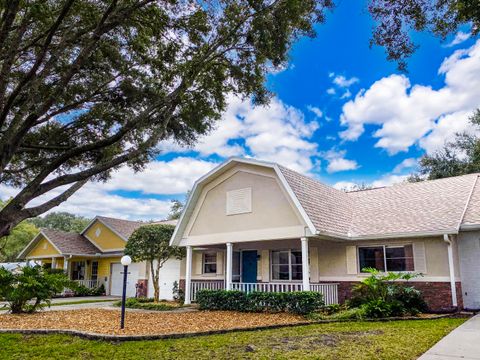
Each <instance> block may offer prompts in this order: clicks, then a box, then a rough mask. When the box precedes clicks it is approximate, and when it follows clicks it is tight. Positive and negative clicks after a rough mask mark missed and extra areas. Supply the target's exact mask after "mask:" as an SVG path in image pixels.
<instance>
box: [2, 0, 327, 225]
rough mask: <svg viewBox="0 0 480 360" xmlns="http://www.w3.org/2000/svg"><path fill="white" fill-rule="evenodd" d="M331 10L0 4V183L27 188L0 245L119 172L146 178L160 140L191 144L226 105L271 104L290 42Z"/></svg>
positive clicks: (311, 6)
mask: <svg viewBox="0 0 480 360" xmlns="http://www.w3.org/2000/svg"><path fill="white" fill-rule="evenodd" d="M332 7H333V2H332V0H278V1H270V0H256V1H250V0H222V1H220V2H215V1H213V2H210V1H207V2H205V1H179V0H171V1H170V0H169V1H165V0H161V1H132V0H118V1H91V0H77V1H72V0H68V1H44V0H31V1H20V2H19V1H13V2H12V1H0V14H1V18H2V22H1V26H2V30H1V31H0V68H1V72H0V74H1V78H0V154H1V156H0V181H1V182H2V183H5V184H7V185H12V186H17V187H19V188H21V189H22V190H24V191H20V192H19V193H18V194H17V195H15V197H14V198H13V199H12V202H11V206H9V207H7V208H5V209H3V210H2V211H0V235H6V234H7V233H8V231H10V230H11V229H12V228H13V226H14V225H16V224H17V223H19V222H20V221H21V220H24V219H26V218H29V217H34V216H37V215H40V214H42V213H44V212H46V211H47V210H49V209H52V208H53V207H54V206H56V205H58V204H60V203H61V202H63V201H65V200H66V199H67V198H68V197H69V196H71V195H72V194H73V193H74V192H75V191H77V190H78V189H80V188H81V187H82V186H83V185H84V184H85V183H86V182H87V181H89V180H94V181H105V180H107V179H108V178H109V177H110V175H111V173H112V171H114V170H115V169H117V168H118V167H119V166H121V165H122V164H126V165H127V166H129V167H131V168H132V169H133V170H135V171H139V170H142V169H143V168H144V166H145V165H146V164H147V163H148V161H149V160H151V159H152V158H153V157H154V156H156V155H157V154H158V152H159V148H160V147H159V146H158V145H159V143H160V142H162V141H167V140H168V141H174V142H177V143H179V144H180V145H192V144H194V143H195V142H196V141H197V139H198V138H199V137H200V136H202V135H205V134H207V133H208V132H209V131H210V130H211V129H213V128H214V127H215V123H216V121H217V120H219V119H220V118H221V115H222V113H223V112H224V111H225V109H226V106H227V101H228V97H229V96H238V97H241V98H248V99H252V101H253V102H254V103H255V104H265V103H267V102H268V101H269V99H270V96H271V94H270V92H269V91H268V90H267V87H266V77H267V75H268V73H269V71H270V70H271V69H272V67H275V68H277V67H281V66H283V65H285V63H286V62H287V60H288V54H289V51H290V49H291V47H292V45H293V43H294V41H295V40H297V39H298V38H300V37H303V36H308V37H313V36H315V28H314V26H315V24H316V23H320V22H323V21H324V16H325V12H326V11H327V10H328V9H330V8H332ZM3 20H4V21H3ZM59 188H61V189H62V192H60V194H58V196H57V193H56V192H55V195H56V197H55V198H54V199H53V201H45V202H43V201H40V202H39V204H38V205H36V206H34V207H30V208H28V210H27V209H26V208H25V207H26V204H27V203H29V202H31V200H33V199H37V198H39V197H40V198H41V196H42V195H45V194H48V193H50V194H52V191H54V190H55V189H59ZM51 197H52V196H46V198H51Z"/></svg>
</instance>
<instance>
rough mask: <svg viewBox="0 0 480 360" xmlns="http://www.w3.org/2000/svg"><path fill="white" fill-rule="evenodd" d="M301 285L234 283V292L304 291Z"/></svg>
mask: <svg viewBox="0 0 480 360" xmlns="http://www.w3.org/2000/svg"><path fill="white" fill-rule="evenodd" d="M302 289H303V286H302V284H300V283H232V290H238V291H243V292H252V291H261V292H293V291H302Z"/></svg>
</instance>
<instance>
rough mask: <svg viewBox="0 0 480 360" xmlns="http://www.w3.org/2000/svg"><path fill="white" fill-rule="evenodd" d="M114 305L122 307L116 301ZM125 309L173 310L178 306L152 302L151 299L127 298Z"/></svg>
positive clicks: (119, 302)
mask: <svg viewBox="0 0 480 360" xmlns="http://www.w3.org/2000/svg"><path fill="white" fill-rule="evenodd" d="M114 305H115V306H122V302H121V301H117V302H116V303H115V304H114ZM125 307H126V308H129V309H143V310H155V311H165V310H173V309H177V308H178V306H175V305H170V304H166V303H161V302H160V303H158V302H154V299H152V298H128V299H126V300H125Z"/></svg>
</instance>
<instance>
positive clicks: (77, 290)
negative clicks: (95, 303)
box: [72, 284, 105, 296]
mask: <svg viewBox="0 0 480 360" xmlns="http://www.w3.org/2000/svg"><path fill="white" fill-rule="evenodd" d="M72 290H73V292H74V294H75V296H101V295H104V294H105V286H104V285H103V284H102V285H100V286H98V287H95V288H88V287H86V286H85V285H82V284H76V285H75V286H74V287H73V288H72Z"/></svg>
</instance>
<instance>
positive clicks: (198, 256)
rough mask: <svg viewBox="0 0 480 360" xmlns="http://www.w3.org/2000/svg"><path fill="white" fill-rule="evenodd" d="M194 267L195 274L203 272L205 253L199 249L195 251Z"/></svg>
mask: <svg viewBox="0 0 480 360" xmlns="http://www.w3.org/2000/svg"><path fill="white" fill-rule="evenodd" d="M193 269H194V274H195V275H202V273H203V254H202V253H201V252H199V251H197V252H194V253H193Z"/></svg>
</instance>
